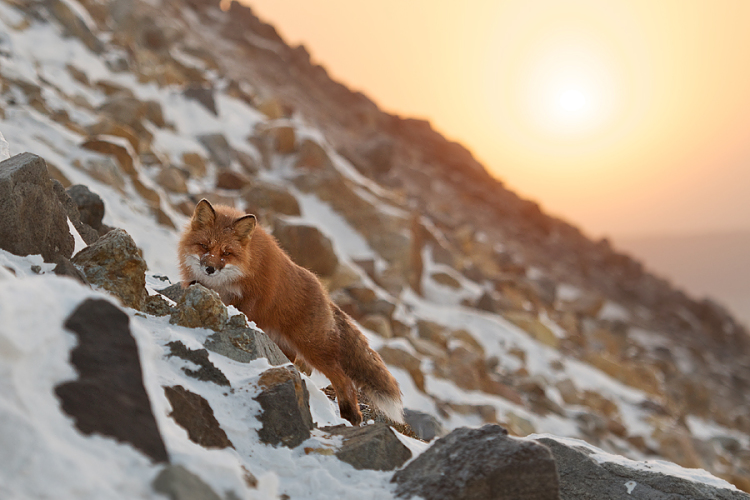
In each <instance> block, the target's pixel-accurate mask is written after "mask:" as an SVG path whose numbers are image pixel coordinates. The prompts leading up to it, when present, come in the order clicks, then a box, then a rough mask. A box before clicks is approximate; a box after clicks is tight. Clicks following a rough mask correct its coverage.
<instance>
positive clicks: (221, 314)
mask: <svg viewBox="0 0 750 500" xmlns="http://www.w3.org/2000/svg"><path fill="white" fill-rule="evenodd" d="M227 316H228V314H227V307H226V306H225V305H224V303H223V302H222V301H221V297H219V294H218V293H216V292H215V291H213V290H209V289H208V288H206V287H204V286H203V285H201V284H198V283H196V284H194V285H190V286H189V287H187V289H186V290H185V293H183V294H182V295H181V296H180V298H179V300H177V310H176V311H175V312H174V313H173V314H172V317H171V318H170V320H169V322H170V323H172V324H173V325H180V326H186V327H188V328H211V329H212V330H215V331H217V332H218V331H220V330H222V329H223V328H224V324H225V323H226V322H227Z"/></svg>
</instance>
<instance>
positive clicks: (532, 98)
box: [243, 0, 750, 238]
mask: <svg viewBox="0 0 750 500" xmlns="http://www.w3.org/2000/svg"><path fill="white" fill-rule="evenodd" d="M243 3H246V4H248V5H250V6H251V7H253V8H254V9H255V10H256V12H257V13H258V15H259V16H260V17H261V18H262V19H263V20H264V21H266V22H269V23H271V24H273V25H274V26H275V27H276V28H277V30H278V31H279V32H280V34H281V35H282V36H283V37H284V38H285V39H286V40H287V41H288V42H289V43H291V44H299V43H303V44H304V45H305V46H306V47H307V49H308V50H309V52H310V53H311V55H312V59H313V61H314V62H318V63H320V64H322V65H323V66H324V67H326V69H327V70H328V71H329V72H330V73H331V75H332V76H333V77H334V78H336V79H338V80H340V81H342V82H343V83H344V84H346V85H348V86H350V87H351V88H353V89H355V90H360V91H362V92H364V93H365V94H366V95H367V96H368V97H370V98H371V99H373V101H375V102H376V103H377V104H378V105H379V106H381V107H382V108H383V109H384V110H386V111H388V112H392V113H395V114H399V115H403V116H409V117H417V118H424V119H428V120H430V122H431V123H432V124H433V126H434V127H435V128H436V129H437V130H439V131H440V132H442V133H443V134H444V135H446V137H448V138H449V139H451V140H456V141H458V142H461V143H462V144H464V145H465V146H467V147H468V148H469V149H470V150H471V151H472V152H473V153H474V154H475V155H476V156H477V158H478V159H479V160H480V161H482V163H483V164H484V165H485V166H486V167H487V169H488V170H489V171H490V172H491V173H493V175H496V176H497V177H498V178H499V179H500V180H502V181H504V182H505V183H506V185H507V186H508V187H509V188H510V189H512V190H514V191H516V192H517V193H518V194H519V195H521V196H523V197H526V198H530V199H533V200H534V201H537V202H538V203H540V205H541V206H542V207H543V208H544V209H545V211H547V212H549V213H550V214H552V215H554V216H557V217H561V218H563V219H565V220H567V221H569V222H571V223H572V224H574V225H577V226H579V227H581V228H582V229H583V230H584V231H585V232H586V233H587V234H589V235H591V236H592V237H594V238H597V237H602V236H607V237H611V238H615V237H620V236H626V237H630V236H632V235H638V234H644V235H645V234H654V233H656V234H668V233H672V234H691V233H692V234H696V233H705V232H710V231H742V230H750V218H748V217H746V216H745V214H747V213H750V197H748V196H746V194H745V191H746V190H747V188H748V187H750V168H749V164H750V92H748V91H747V89H750V59H747V58H746V57H745V56H744V52H743V50H742V48H743V47H746V46H750V30H748V29H746V23H745V22H744V20H745V19H750V2H745V1H743V0H721V1H718V2H711V3H710V4H709V3H707V2H706V3H703V2H693V3H685V2H679V1H676V0H665V1H663V2H659V3H658V4H654V3H653V2H649V1H647V0H632V1H630V0H628V1H625V0H612V1H609V2H606V3H602V2H599V1H597V0H572V1H571V2H565V3H564V4H561V3H559V2H555V1H554V0H529V1H528V2H512V1H494V0H493V1H490V0H470V1H468V2H465V3H463V4H461V5H460V6H457V5H455V4H452V3H451V4H448V3H443V2H431V1H427V0H414V1H413V2H408V3H403V2H397V1H396V0H384V1H383V2H380V3H378V5H377V6H373V5H371V4H359V3H356V2H354V3H352V2H345V1H344V0H329V1H327V2H316V3H313V2H303V1H301V0H243Z"/></svg>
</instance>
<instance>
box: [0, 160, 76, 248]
mask: <svg viewBox="0 0 750 500" xmlns="http://www.w3.org/2000/svg"><path fill="white" fill-rule="evenodd" d="M0 248H2V249H4V250H7V251H9V252H11V253H13V254H16V255H35V254H41V255H42V257H43V258H44V260H45V261H46V262H53V261H54V260H55V258H56V257H57V256H63V257H65V258H70V256H71V255H72V254H73V249H74V248H75V240H74V239H73V236H72V235H71V234H70V230H69V228H68V222H67V213H66V211H65V207H64V206H63V204H62V203H61V202H60V200H59V199H58V196H57V195H56V193H55V190H54V187H53V184H52V181H51V180H50V178H49V173H48V172H47V165H46V163H45V161H44V160H43V159H42V158H40V157H39V156H36V155H33V154H31V153H21V154H19V155H16V156H13V157H12V158H8V159H7V160H5V161H3V162H0Z"/></svg>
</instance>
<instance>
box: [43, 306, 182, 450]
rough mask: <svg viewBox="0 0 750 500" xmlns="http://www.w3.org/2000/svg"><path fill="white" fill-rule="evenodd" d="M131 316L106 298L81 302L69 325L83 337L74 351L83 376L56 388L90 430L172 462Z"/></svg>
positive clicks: (63, 403) (83, 429)
mask: <svg viewBox="0 0 750 500" xmlns="http://www.w3.org/2000/svg"><path fill="white" fill-rule="evenodd" d="M129 321H130V320H129V318H128V315H127V314H125V313H124V312H123V311H121V310H120V309H118V308H117V307H116V306H114V305H112V304H111V303H109V302H107V301H106V300H102V299H88V300H86V301H84V302H83V303H82V304H81V305H79V306H78V307H77V308H76V310H75V311H73V314H72V315H71V316H70V317H69V318H68V319H67V320H66V321H65V328H67V329H68V330H70V331H72V332H74V333H75V334H76V336H77V338H78V345H77V346H76V348H75V349H73V351H71V354H70V361H71V363H72V364H73V366H75V368H76V371H77V372H78V380H75V381H72V382H65V383H63V384H60V385H58V386H57V387H55V393H56V394H57V396H58V397H59V398H60V402H61V406H62V409H63V411H64V412H65V413H67V414H68V415H70V416H71V417H73V419H74V420H75V425H76V427H77V428H78V429H79V430H80V431H81V432H83V433H84V434H93V433H96V434H102V435H105V436H111V437H113V438H115V439H117V440H118V441H120V442H126V443H130V444H132V445H133V446H134V447H135V448H137V449H139V450H140V451H142V452H143V453H144V454H146V455H147V456H148V457H150V458H151V459H152V460H154V461H155V462H166V461H167V460H168V456H167V450H166V448H165V447H164V442H163V441H162V438H161V435H160V434H159V428H158V426H157V425H156V419H155V418H154V415H153V413H152V412H151V402H150V401H149V398H148V394H147V393H146V389H145V388H144V386H143V373H142V371H141V363H140V360H139V357H138V346H137V345H136V342H135V339H134V338H133V336H132V335H131V333H130V328H129Z"/></svg>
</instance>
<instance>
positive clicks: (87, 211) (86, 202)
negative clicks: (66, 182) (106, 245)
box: [65, 184, 104, 231]
mask: <svg viewBox="0 0 750 500" xmlns="http://www.w3.org/2000/svg"><path fill="white" fill-rule="evenodd" d="M65 192H66V193H68V196H70V199H71V200H73V202H74V203H75V204H76V206H77V207H78V213H79V214H80V219H81V222H83V223H84V224H87V225H89V226H91V227H92V228H94V229H95V230H96V231H99V228H101V226H102V219H103V218H104V201H103V200H102V199H101V197H99V195H98V194H96V193H92V192H91V191H90V190H89V188H88V187H86V186H84V185H82V184H75V185H73V186H70V187H69V188H68V189H67V190H66V191H65Z"/></svg>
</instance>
